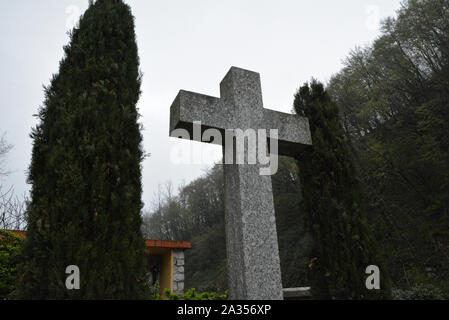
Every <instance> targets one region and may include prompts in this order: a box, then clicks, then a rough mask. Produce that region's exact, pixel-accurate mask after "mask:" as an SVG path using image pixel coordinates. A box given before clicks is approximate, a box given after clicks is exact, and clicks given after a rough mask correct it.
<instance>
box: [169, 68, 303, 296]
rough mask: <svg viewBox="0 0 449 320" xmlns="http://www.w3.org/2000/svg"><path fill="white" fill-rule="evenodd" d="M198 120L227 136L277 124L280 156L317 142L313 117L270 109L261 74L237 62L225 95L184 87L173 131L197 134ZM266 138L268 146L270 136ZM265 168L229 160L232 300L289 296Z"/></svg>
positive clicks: (227, 210) (228, 235)
mask: <svg viewBox="0 0 449 320" xmlns="http://www.w3.org/2000/svg"><path fill="white" fill-rule="evenodd" d="M197 122H201V128H202V130H203V131H204V130H206V129H208V128H215V129H218V130H220V132H222V133H224V135H226V134H227V132H229V131H231V132H232V131H234V130H236V129H240V130H246V129H255V130H258V129H264V130H269V129H277V130H278V137H277V142H278V154H280V155H287V156H297V155H298V152H299V151H300V149H301V148H302V147H304V146H308V145H311V144H312V138H311V134H310V130H309V122H308V119H307V118H303V117H299V116H297V115H292V114H287V113H282V112H277V111H274V110H269V109H265V108H264V107H263V103H262V89H261V83H260V75H259V74H258V73H256V72H252V71H248V70H244V69H240V68H236V67H232V68H231V69H230V71H229V72H228V73H227V75H226V76H225V78H224V79H223V81H222V82H221V84H220V98H215V97H211V96H206V95H202V94H198V93H193V92H188V91H183V90H181V91H180V92H179V94H178V96H177V97H176V99H175V100H174V102H173V104H172V106H171V109H170V135H171V136H173V137H179V136H176V134H175V135H173V132H174V130H175V129H179V128H182V129H186V130H187V131H188V132H189V133H190V137H192V134H191V133H192V131H193V127H194V124H195V123H197ZM200 140H201V138H200ZM203 142H212V143H214V142H215V143H217V141H203ZM218 143H219V144H221V143H222V142H221V141H218ZM263 143H265V146H266V145H268V139H266V140H265V141H263ZM264 150H267V149H266V148H265V149H264ZM234 151H235V142H234V144H231V147H229V146H228V145H226V147H225V144H224V142H223V155H224V158H226V157H227V156H228V155H229V153H231V154H235V152H234ZM274 151H276V150H274ZM270 152H272V150H270ZM231 157H232V156H231ZM245 157H247V155H245ZM260 168H261V164H259V163H257V164H247V163H245V164H237V163H234V164H226V163H225V165H224V176H225V179H224V181H225V221H226V251H227V267H228V285H229V288H228V289H229V294H230V298H231V299H239V300H240V299H242V300H253V299H262V300H265V299H274V300H282V299H283V293H282V280H281V269H280V261H279V249H278V239H277V233H276V220H275V213H274V202H273V191H272V185H271V177H270V176H269V175H261V174H260V170H259V169H260Z"/></svg>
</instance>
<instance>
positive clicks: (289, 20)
mask: <svg viewBox="0 0 449 320" xmlns="http://www.w3.org/2000/svg"><path fill="white" fill-rule="evenodd" d="M126 2H127V3H129V4H130V5H131V7H132V11H133V14H134V16H135V17H136V33H137V41H138V46H139V55H140V61H141V70H142V72H143V73H144V78H143V83H142V96H141V99H140V101H139V104H138V107H139V108H140V113H141V114H142V118H141V122H142V123H143V125H144V127H145V131H144V132H143V136H144V148H145V151H146V152H149V153H151V157H149V158H148V159H146V160H145V162H144V164H143V184H144V193H143V201H144V202H145V205H146V207H147V208H149V207H150V206H151V203H152V199H153V195H154V193H155V192H156V191H157V189H158V185H160V184H164V183H166V182H167V181H172V182H173V185H174V187H175V188H177V186H179V185H180V184H182V183H183V182H184V183H188V182H190V181H192V180H193V179H195V178H196V177H199V176H200V175H202V174H203V172H204V170H206V169H207V168H209V167H210V166H211V165H212V163H213V162H214V161H216V160H218V159H219V157H220V149H219V147H218V146H203V145H204V144H200V143H198V142H190V141H180V140H178V139H175V140H173V139H172V138H169V137H168V125H169V108H170V105H171V103H172V101H173V99H174V98H175V96H176V94H177V93H178V91H179V90H180V89H186V90H190V91H195V92H199V93H203V94H208V95H212V96H217V97H218V96H219V83H220V81H221V80H222V78H223V77H224V76H225V74H226V72H227V71H228V70H229V68H230V67H231V66H237V67H241V68H244V69H249V70H253V71H257V72H259V73H260V74H261V78H262V90H263V94H264V105H265V107H266V108H270V109H275V110H279V111H284V112H290V110H291V109H292V102H293V94H294V93H295V90H296V89H297V88H298V87H299V86H300V85H301V84H303V83H304V82H306V81H308V80H310V78H311V77H315V78H317V79H318V80H321V81H323V82H326V81H328V80H329V78H330V77H331V76H332V74H334V73H336V72H338V71H339V70H340V69H341V67H342V60H343V59H344V58H345V57H346V56H347V54H348V53H349V51H350V50H351V49H353V48H354V47H355V46H357V45H361V46H363V45H366V44H369V43H371V42H372V41H373V40H374V39H375V38H376V37H377V36H378V35H379V28H378V27H379V25H378V23H379V20H380V19H382V18H385V17H387V16H391V15H394V14H395V11H396V10H397V9H398V8H399V6H400V1H399V0H341V1H335V0H314V1H311V0H309V1H302V0H278V1H274V0H271V1H263V0H226V1H224V0H221V1H218V0H188V1H186V0H177V1H175V0H167V1H152V0H151V1H149V0H129V1H126ZM87 3H88V1H87V0H39V1H33V0H2V1H1V2H0V71H1V73H0V101H1V102H0V132H6V138H7V140H8V141H9V142H10V143H11V144H13V145H14V148H13V150H12V151H11V152H10V154H9V155H8V159H7V160H8V161H7V166H8V169H9V170H11V171H12V173H11V174H10V176H9V177H7V178H5V179H3V180H2V181H1V184H2V185H3V186H14V189H15V191H16V193H18V194H22V193H27V192H28V191H29V189H30V186H29V185H27V184H26V176H27V173H26V171H27V168H28V166H29V163H30V159H31V139H30V138H29V133H30V131H31V127H33V126H34V125H35V124H36V119H35V118H34V117H33V114H36V113H37V109H38V107H39V105H41V104H42V101H43V97H44V94H43V90H42V85H48V83H49V79H50V77H51V75H52V74H53V73H57V72H58V65H59V61H60V60H61V58H62V56H63V49H62V48H63V46H64V45H65V44H67V42H68V36H67V31H68V30H69V29H70V28H71V27H72V26H73V24H74V22H76V20H77V19H78V17H79V15H80V14H82V13H83V12H84V10H86V8H87ZM179 143H182V144H184V145H185V146H197V147H198V145H201V147H202V148H207V149H206V150H207V151H210V153H211V154H212V156H211V157H210V159H209V160H208V161H205V162H204V163H202V164H198V165H192V164H190V165H179V164H176V163H172V162H171V161H170V152H171V150H173V148H174V147H175V146H178V145H179Z"/></svg>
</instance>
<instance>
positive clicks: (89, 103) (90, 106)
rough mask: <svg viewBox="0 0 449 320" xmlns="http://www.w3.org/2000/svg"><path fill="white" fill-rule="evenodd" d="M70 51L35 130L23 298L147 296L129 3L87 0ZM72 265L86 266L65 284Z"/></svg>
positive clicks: (135, 66)
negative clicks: (74, 281) (74, 286)
mask: <svg viewBox="0 0 449 320" xmlns="http://www.w3.org/2000/svg"><path fill="white" fill-rule="evenodd" d="M64 50H65V57H64V59H63V60H62V61H61V63H60V69H59V74H57V75H54V76H53V78H52V80H51V83H50V85H49V86H48V87H47V88H46V90H45V91H46V92H45V93H46V97H45V102H44V106H43V107H42V108H40V110H39V114H38V117H39V119H40V123H39V124H38V125H37V126H36V128H35V129H33V131H32V134H31V137H32V139H33V152H32V161H31V165H30V169H29V177H28V179H29V183H30V184H32V191H31V196H32V199H31V202H30V204H29V207H28V211H29V212H28V213H29V218H28V233H27V236H28V238H27V240H26V244H25V247H24V263H23V265H22V267H21V268H22V270H21V273H20V274H21V275H22V276H21V279H20V281H19V282H20V283H19V288H18V297H19V298H40V299H137V298H143V297H145V294H146V291H145V264H144V250H145V246H144V240H143V237H142V234H141V231H140V227H141V216H140V211H141V208H142V202H141V193H142V186H141V161H142V159H143V151H142V149H141V141H142V136H141V132H140V127H139V124H138V122H137V121H138V117H139V114H138V111H137V109H136V104H137V101H138V99H139V95H140V84H141V80H140V74H139V59H138V53H137V45H136V38H135V32H134V18H133V16H132V14H131V10H130V8H129V6H128V5H126V4H124V3H123V1H122V0H97V1H96V2H93V1H90V4H89V8H88V9H87V11H86V12H85V14H84V15H83V16H82V17H81V19H80V22H79V26H77V27H76V28H74V30H73V31H72V32H71V35H70V44H69V45H68V46H66V47H65V48H64ZM69 265H76V266H78V267H79V269H80V290H67V288H66V285H65V282H66V278H67V277H68V275H67V274H65V270H66V267H67V266H69Z"/></svg>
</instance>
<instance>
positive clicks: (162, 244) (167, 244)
mask: <svg viewBox="0 0 449 320" xmlns="http://www.w3.org/2000/svg"><path fill="white" fill-rule="evenodd" d="M145 245H146V247H147V248H151V247H153V248H173V249H190V248H192V244H191V243H190V242H187V241H168V240H167V241H166V240H151V239H147V240H145Z"/></svg>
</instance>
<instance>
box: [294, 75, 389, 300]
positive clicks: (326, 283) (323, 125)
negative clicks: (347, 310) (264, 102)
mask: <svg viewBox="0 0 449 320" xmlns="http://www.w3.org/2000/svg"><path fill="white" fill-rule="evenodd" d="M294 109H295V112H296V113H297V114H298V115H301V116H305V117H308V118H309V121H310V130H311V133H312V140H313V148H311V150H310V151H308V152H307V153H305V154H304V155H303V157H302V158H301V159H300V161H298V168H299V176H300V181H301V189H302V192H303V209H304V212H305V213H306V214H307V219H306V221H307V224H308V227H309V230H310V232H311V235H312V237H313V239H314V245H313V249H312V254H311V259H310V264H309V268H310V275H309V279H310V282H311V286H312V294H313V295H314V297H315V298H318V299H367V298H381V297H383V298H387V297H389V296H390V281H389V278H388V275H387V273H386V270H385V268H384V265H383V263H382V258H381V256H380V254H379V249H378V245H377V244H376V242H375V241H374V239H373V237H372V230H370V226H369V224H368V222H367V220H366V218H365V212H364V210H365V208H364V199H363V192H362V188H361V185H360V183H359V180H358V179H357V172H356V169H355V166H354V164H353V160H352V159H351V152H350V149H349V146H348V141H347V140H346V138H345V135H344V131H343V127H342V125H341V123H340V120H339V115H338V108H337V107H336V105H335V104H334V103H333V102H332V101H331V99H330V97H329V95H328V93H327V92H326V91H325V90H324V88H323V85H322V84H320V83H318V82H316V81H313V82H312V83H311V85H310V86H309V85H308V84H306V85H304V86H303V87H301V88H300V89H299V91H298V92H297V94H296V95H295V101H294ZM369 265H377V266H378V267H379V268H380V271H381V274H380V288H381V289H380V290H376V289H374V290H368V289H367V288H366V285H365V283H366V279H367V277H368V274H366V273H365V271H366V268H367V266H369Z"/></svg>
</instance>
